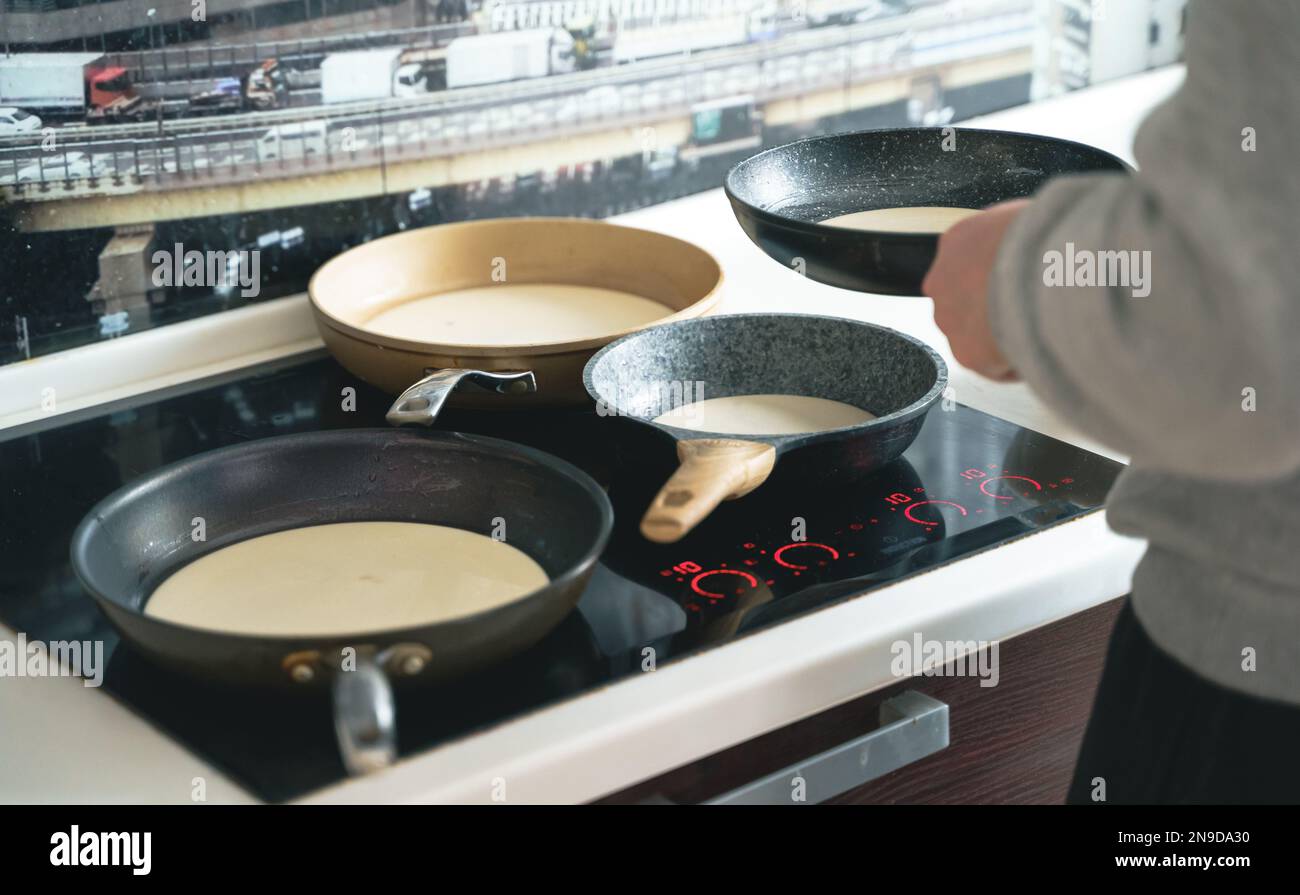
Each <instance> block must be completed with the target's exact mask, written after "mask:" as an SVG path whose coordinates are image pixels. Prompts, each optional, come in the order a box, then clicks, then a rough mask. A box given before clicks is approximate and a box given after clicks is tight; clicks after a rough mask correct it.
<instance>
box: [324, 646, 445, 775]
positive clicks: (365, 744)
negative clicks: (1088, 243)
mask: <svg viewBox="0 0 1300 895" xmlns="http://www.w3.org/2000/svg"><path fill="white" fill-rule="evenodd" d="M432 658H433V653H432V651H431V650H430V649H429V647H427V646H425V645H424V644H422V643H397V644H393V645H392V646H389V647H387V648H386V649H384V650H383V651H382V652H379V653H377V654H376V653H375V651H374V648H373V647H361V648H358V649H357V656H356V667H355V668H354V669H353V670H351V671H343V670H342V669H341V667H339V666H337V665H336V666H335V670H334V679H333V691H334V734H335V737H336V738H337V739H338V744H339V754H340V755H341V756H342V758H343V766H344V767H345V768H347V772H348V773H349V774H351V775H352V776H359V775H361V774H369V773H370V772H371V771H377V770H380V769H381V768H386V767H388V766H389V765H390V764H392V763H393V762H394V761H395V760H396V758H397V722H396V708H395V703H394V700H393V688H392V684H391V677H393V676H397V677H402V676H407V677H410V676H414V675H418V674H420V673H421V672H422V671H424V670H425V669H426V668H427V667H428V666H429V662H430V660H431V659H432Z"/></svg>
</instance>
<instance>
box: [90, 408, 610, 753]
mask: <svg viewBox="0 0 1300 895" xmlns="http://www.w3.org/2000/svg"><path fill="white" fill-rule="evenodd" d="M195 517H202V518H203V519H204V520H205V524H206V530H207V531H206V534H207V537H206V540H203V541H197V542H196V541H195V540H193V538H192V537H191V531H192V528H191V525H192V520H193V519H194V518H195ZM494 517H501V518H503V519H504V520H505V521H506V532H507V537H508V541H509V543H510V544H511V545H512V546H514V547H516V548H518V549H520V550H522V551H524V552H525V553H527V554H528V555H529V556H531V557H532V558H533V559H534V560H536V561H537V562H538V563H539V564H540V565H541V566H542V568H543V569H545V571H546V573H547V576H548V577H549V578H550V582H549V583H548V584H547V585H546V586H545V587H542V588H540V589H539V590H536V591H533V592H532V593H530V594H527V595H525V596H522V597H520V598H518V599H517V600H515V601H513V602H510V603H506V604H504V605H502V606H498V607H496V608H493V609H488V610H485V611H483V612H479V613H476V614H473V615H468V616H463V617H459V618H454V619H451V620H447V621H442V622H437V623H433V624H426V625H422V626H419V627H410V628H402V629H397V630H387V631H374V632H364V633H357V634H354V635H348V636H329V637H326V636H320V637H280V636H275V637H270V636H249V635H242V634H230V633H223V632H220V631H213V630H206V629H200V628H194V627H189V626H185V625H180V624H175V623H172V622H168V621H162V620H160V619H158V618H155V617H153V616H150V615H146V614H145V613H144V609H145V606H146V604H147V603H148V601H149V597H150V595H151V594H152V592H153V590H154V588H155V587H156V586H157V585H158V584H159V583H160V582H161V581H162V580H163V579H165V578H166V577H167V576H169V575H170V574H172V573H173V572H175V571H176V570H177V569H179V568H180V567H181V566H183V565H185V564H186V563H189V562H192V561H193V560H195V559H198V558H199V557H201V556H204V555H206V554H208V553H211V552H212V551H214V550H218V549H220V548H222V547H225V546H227V545H229V544H233V543H235V542H237V541H243V540H246V539H248V538H253V537H257V536H259V535H264V534H269V533H271V532H275V531H280V530H283V529H288V528H298V527H302V526H308V525H320V524H325V523H333V522H360V521H399V522H402V521H404V522H424V523H433V524H438V525H449V526H454V527H456V528H462V529H466V530H469V531H474V532H479V533H483V534H487V533H489V532H490V531H491V530H492V528H493V524H494V523H493V519H494ZM557 519H563V520H564V523H563V524H562V525H557V524H556V520H557ZM612 526H613V510H612V509H611V507H610V504H609V500H608V498H606V496H605V494H604V492H603V491H602V490H601V489H600V487H599V486H598V485H597V484H596V483H595V482H594V481H593V480H592V479H591V478H590V477H589V476H588V475H587V474H586V473H584V472H582V471H580V470H579V469H577V468H576V467H574V466H571V465H570V464H568V463H566V462H564V461H563V460H560V459H558V458H556V457H553V456H551V455H549V454H545V453H543V452H541V451H537V450H533V449H532V448H527V447H523V446H521V445H515V444H512V443H510V442H507V441H501V440H498V439H495V438H483V437H479V436H470V435H461V434H456V433H448V434H428V433H413V432H409V431H402V430H393V429H354V430H346V431H327V432H314V433H308V434H301V435H286V436H279V437H273V438H265V439H259V440H257V441H252V442H248V443H245V444H239V445H235V446H231V447H225V448H220V449H217V450H214V451H209V452H207V453H204V454H199V455H198V456H195V457H191V458H189V459H186V460H183V461H180V462H179V463H174V464H172V465H170V466H167V467H164V468H162V469H159V470H157V471H156V472H153V473H151V474H149V475H147V476H145V477H144V478H143V479H141V480H138V481H136V482H133V483H131V484H129V485H127V486H125V487H123V488H121V489H119V490H118V491H116V492H114V493H113V494H110V495H109V496H108V497H106V498H104V499H103V500H102V501H100V503H99V504H97V505H96V506H95V507H94V509H92V510H91V511H90V512H89V513H88V514H87V515H86V517H85V518H84V519H83V520H82V522H81V524H80V525H79V526H78V527H77V529H76V532H75V533H74V534H73V538H72V565H73V568H74V569H75V570H76V573H77V576H78V578H80V580H81V583H82V584H83V585H84V586H85V588H86V590H87V591H88V592H89V593H90V594H91V596H92V597H93V598H94V600H95V601H96V602H97V603H98V604H99V606H100V608H101V609H103V611H104V613H105V614H106V615H107V616H108V618H109V621H110V622H112V624H113V625H114V627H115V628H117V630H118V631H119V632H120V633H121V635H122V637H123V639H124V640H126V641H128V642H129V643H131V644H133V645H134V646H136V647H137V648H139V649H140V650H141V651H142V652H144V653H145V654H147V655H149V656H151V657H153V658H155V659H156V660H158V661H159V662H161V663H163V664H165V665H167V666H169V667H171V668H174V669H176V670H179V671H182V672H184V673H187V674H190V675H194V676H199V677H202V678H205V679H209V680H213V679H215V680H220V681H223V682H226V683H229V684H233V685H238V686H253V687H262V686H271V687H286V688H294V687H298V688H302V687H311V686H320V685H323V684H326V683H331V684H332V685H333V690H334V711H335V726H336V729H337V732H338V738H339V745H340V748H341V751H342V754H343V758H344V763H345V764H346V765H347V767H348V769H349V771H351V772H353V773H360V772H363V771H365V770H369V769H373V768H375V767H379V766H382V765H384V764H386V763H387V762H388V761H391V759H392V756H393V754H394V751H395V741H396V740H395V731H394V725H393V717H392V715H393V709H392V706H393V698H392V691H391V689H390V687H389V683H390V680H391V681H393V682H400V683H403V684H412V685H413V684H421V683H432V682H435V681H439V680H444V679H447V678H449V677H453V676H456V675H459V674H463V673H465V672H467V671H471V670H473V669H475V668H478V667H481V666H485V665H488V664H491V663H493V662H495V661H497V660H499V659H502V658H504V657H506V656H508V655H510V654H512V653H515V652H518V651H520V650H522V649H524V648H526V647H528V646H530V645H532V644H533V643H535V642H537V641H538V640H540V639H541V638H542V637H543V636H544V635H546V634H547V633H548V632H549V631H550V630H551V629H552V628H554V627H555V626H556V625H557V624H558V623H559V622H560V621H561V620H562V619H563V618H564V617H565V615H567V614H568V612H569V611H570V610H571V609H572V608H573V606H574V605H575V603H576V602H577V600H578V597H579V596H580V595H581V593H582V589H583V587H584V586H585V585H586V582H587V579H588V578H589V577H590V575H591V572H592V568H593V566H594V564H595V562H596V558H597V557H598V556H599V555H600V552H601V551H602V550H603V549H604V546H605V543H606V541H607V540H608V538H609V534H610V530H611V528H612ZM430 597H431V598H436V597H437V595H436V594H430ZM347 647H351V648H352V649H353V650H355V659H356V670H355V671H347V672H344V671H342V670H341V661H340V659H341V656H343V655H344V654H343V653H342V651H343V650H344V649H345V648H347Z"/></svg>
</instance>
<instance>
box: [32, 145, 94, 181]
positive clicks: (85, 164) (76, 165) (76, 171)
mask: <svg viewBox="0 0 1300 895" xmlns="http://www.w3.org/2000/svg"><path fill="white" fill-rule="evenodd" d="M112 173H113V168H112V166H111V165H109V163H108V159H106V158H98V157H97V158H95V159H94V160H93V162H92V160H91V158H90V156H88V155H86V154H85V153H84V152H64V153H59V154H57V155H52V156H51V158H50V159H49V160H48V161H45V162H32V163H31V164H30V165H26V166H24V167H22V168H19V169H18V182H19V183H40V182H41V181H45V182H46V183H49V182H52V181H56V180H79V179H82V178H86V177H104V176H105V175H108V174H112Z"/></svg>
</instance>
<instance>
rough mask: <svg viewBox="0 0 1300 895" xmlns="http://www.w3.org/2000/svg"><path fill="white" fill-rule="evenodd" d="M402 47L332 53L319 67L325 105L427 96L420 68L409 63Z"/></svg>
mask: <svg viewBox="0 0 1300 895" xmlns="http://www.w3.org/2000/svg"><path fill="white" fill-rule="evenodd" d="M406 53H407V51H406V50H405V49H404V48H402V47H385V48H382V49H377V50H348V51H346V52H343V53H330V54H329V55H328V56H326V57H325V58H324V59H323V60H321V64H320V98H321V102H322V103H326V104H329V103H348V102H357V101H359V100H368V99H391V98H393V97H403V96H418V95H420V94H422V93H427V92H428V90H429V88H428V86H426V84H425V81H424V78H423V77H422V74H421V66H420V65H418V64H414V63H409V62H407V61H406V60H405V58H404V56H405V54H406Z"/></svg>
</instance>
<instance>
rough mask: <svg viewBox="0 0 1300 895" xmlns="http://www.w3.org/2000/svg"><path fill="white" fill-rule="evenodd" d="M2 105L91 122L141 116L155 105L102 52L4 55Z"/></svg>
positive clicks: (0, 71)
mask: <svg viewBox="0 0 1300 895" xmlns="http://www.w3.org/2000/svg"><path fill="white" fill-rule="evenodd" d="M0 105H6V106H8V105H12V106H18V107H20V108H23V109H30V110H33V111H39V112H41V113H43V116H46V117H64V118H72V117H77V118H84V119H85V120H86V121H89V122H97V121H125V120H132V119H138V118H141V117H144V116H145V115H147V114H148V113H149V112H150V111H151V110H152V108H153V105H152V104H150V103H146V102H145V101H144V100H143V99H142V98H141V97H140V95H139V94H137V93H136V91H135V87H134V86H133V85H132V84H131V77H130V75H129V74H128V73H127V70H126V69H125V68H123V67H121V66H120V65H110V64H109V63H108V60H107V59H106V58H105V56H104V54H103V53H15V54H13V55H9V56H0Z"/></svg>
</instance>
